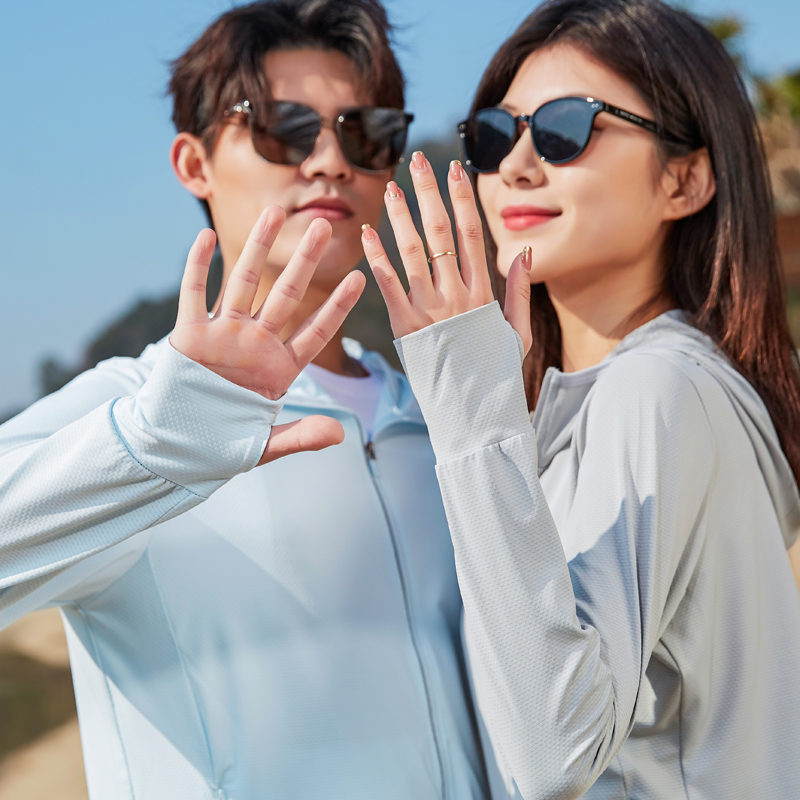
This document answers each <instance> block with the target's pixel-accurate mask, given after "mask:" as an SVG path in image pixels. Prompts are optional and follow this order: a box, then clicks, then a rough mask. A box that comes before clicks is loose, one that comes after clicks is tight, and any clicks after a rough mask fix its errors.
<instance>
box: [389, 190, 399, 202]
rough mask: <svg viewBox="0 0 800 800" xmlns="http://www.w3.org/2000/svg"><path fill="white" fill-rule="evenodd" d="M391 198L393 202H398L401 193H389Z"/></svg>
mask: <svg viewBox="0 0 800 800" xmlns="http://www.w3.org/2000/svg"><path fill="white" fill-rule="evenodd" d="M389 197H391V198H392V200H397V198H398V197H400V192H398V193H397V194H394V193H393V192H389Z"/></svg>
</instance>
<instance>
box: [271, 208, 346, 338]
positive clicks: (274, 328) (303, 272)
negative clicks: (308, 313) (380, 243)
mask: <svg viewBox="0 0 800 800" xmlns="http://www.w3.org/2000/svg"><path fill="white" fill-rule="evenodd" d="M332 232H333V228H331V224H330V222H328V221H327V220H326V219H315V220H312V221H311V224H310V225H309V226H308V230H306V232H305V233H304V234H303V238H302V239H301V240H300V244H299V245H298V246H297V250H295V251H294V254H293V255H292V257H291V258H290V259H289V263H288V264H287V265H286V268H285V269H284V270H283V272H281V274H280V277H279V278H278V280H277V281H275V284H274V286H273V287H272V289H270V292H269V294H268V295H267V299H266V300H265V301H264V303H263V304H262V306H261V310H260V311H259V312H258V315H257V316H258V318H259V319H260V320H261V322H262V323H263V324H264V326H265V327H266V328H267V330H269V331H271V332H272V333H275V334H278V333H280V332H281V330H282V329H283V326H284V325H286V323H287V322H288V321H289V318H290V317H291V316H292V314H293V313H294V311H295V309H296V308H297V306H298V305H299V303H300V301H301V300H302V299H303V296H304V295H305V293H306V289H307V288H308V284H309V281H310V280H311V276H312V275H313V274H314V270H315V269H316V268H317V264H319V260H320V259H321V258H322V254H323V253H324V252H325V248H326V247H327V246H328V242H329V241H330V239H331V233H332Z"/></svg>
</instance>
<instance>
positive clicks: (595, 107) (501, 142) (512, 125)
mask: <svg viewBox="0 0 800 800" xmlns="http://www.w3.org/2000/svg"><path fill="white" fill-rule="evenodd" d="M604 111H605V112H606V113H607V114H613V115H614V116H615V117H619V118H620V119H624V120H625V121H626V122H632V123H633V124H634V125H638V126H639V127H641V128H644V129H645V130H648V131H650V132H651V133H655V134H656V135H659V134H661V133H662V132H661V131H660V129H659V127H658V125H656V123H655V122H653V121H652V120H649V119H644V118H643V117H640V116H637V115H636V114H632V113H631V112H630V111H624V110H623V109H621V108H617V107H616V106H612V105H609V104H608V103H603V102H602V101H600V100H595V99H594V98H593V97H560V98H558V99H557V100H551V101H550V102H548V103H545V104H544V105H542V106H539V108H537V109H536V111H534V112H533V114H520V115H519V116H518V117H515V116H514V115H513V114H511V113H510V112H509V111H506V110H505V109H503V108H482V109H481V110H480V111H477V112H476V113H475V114H474V115H473V116H471V117H470V118H469V119H467V120H465V121H464V122H462V123H461V124H460V125H459V126H458V131H459V135H460V137H461V141H462V144H463V145H464V155H465V157H466V158H465V160H466V164H467V166H468V167H469V168H470V169H472V170H473V171H474V172H497V170H498V168H499V167H500V162H501V161H502V160H503V159H504V158H505V157H506V156H507V155H508V154H509V153H510V152H511V150H512V149H513V148H514V145H516V143H517V142H518V141H519V139H520V137H521V136H522V134H523V133H524V132H525V128H526V127H527V128H530V131H531V136H532V137H533V146H534V147H535V148H536V152H537V154H538V155H539V158H540V159H541V160H542V161H547V162H549V163H550V164H566V163H567V162H569V161H572V160H574V159H576V158H577V157H578V156H579V155H580V154H581V153H582V152H583V151H584V150H585V149H586V145H588V144H589V138H590V137H591V135H592V127H593V125H594V120H595V117H596V116H597V115H598V114H600V113H602V112H604ZM665 138H670V139H671V138H672V137H665ZM675 141H680V140H675Z"/></svg>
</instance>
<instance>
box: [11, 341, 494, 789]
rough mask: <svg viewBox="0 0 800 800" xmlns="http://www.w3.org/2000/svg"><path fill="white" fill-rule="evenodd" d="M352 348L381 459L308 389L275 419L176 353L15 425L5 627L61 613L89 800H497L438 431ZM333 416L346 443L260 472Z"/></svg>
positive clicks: (68, 396) (257, 401) (148, 357)
mask: <svg viewBox="0 0 800 800" xmlns="http://www.w3.org/2000/svg"><path fill="white" fill-rule="evenodd" d="M348 349H349V352H350V353H351V355H353V356H354V357H356V358H359V359H360V360H361V361H362V363H363V364H364V365H365V366H366V367H367V369H368V370H370V371H377V372H379V373H381V374H382V375H383V376H384V378H385V385H384V391H383V395H382V397H381V399H380V402H379V407H378V411H377V418H376V421H375V425H374V431H375V433H374V435H373V439H372V441H371V442H370V443H366V442H365V441H364V436H363V431H362V429H361V426H360V423H359V421H358V419H357V417H356V416H355V415H354V414H352V413H351V412H349V411H348V410H347V409H344V408H341V407H337V406H336V405H335V404H334V403H333V401H332V400H331V398H330V397H329V396H327V395H326V394H325V393H324V392H323V391H322V389H321V388H319V386H318V385H316V384H315V383H314V382H313V381H312V380H311V379H310V378H309V377H308V376H306V375H301V376H300V377H299V378H298V379H297V381H296V382H295V383H294V385H293V386H292V387H291V389H290V391H289V392H288V393H287V395H286V397H285V398H283V400H282V401H281V402H280V403H271V402H269V401H267V400H265V399H264V398H261V397H260V396H258V395H255V394H254V393H252V392H249V391H247V390H244V389H241V388H239V387H237V386H234V385H233V384H230V383H228V382H226V381H224V380H223V379H221V378H219V377H218V376H216V375H214V374H213V373H211V372H209V371H208V370H205V369H204V368H203V367H200V366H199V365H197V364H195V363H194V362H192V361H190V360H189V359H186V358H185V357H183V356H181V355H180V354H179V353H177V352H176V351H175V350H174V349H172V347H171V346H170V345H169V343H168V341H166V340H164V341H162V342H160V343H159V344H157V345H153V346H151V347H149V348H147V349H146V350H145V352H144V353H143V354H142V356H141V357H140V358H138V359H124V358H123V359H120V358H118V359H111V360H110V361H107V362H104V363H103V364H101V365H99V366H98V367H97V368H95V369H93V370H91V371H89V372H88V373H85V374H84V375H82V376H80V377H78V378H77V379H76V380H74V381H73V382H72V383H71V384H70V385H68V386H67V387H65V388H64V389H62V390H61V391H60V392H58V393H56V394H54V395H51V396H50V397H47V398H45V399H43V400H41V401H39V402H38V403H37V404H35V405H34V406H32V407H31V408H30V409H28V410H27V411H25V412H24V413H23V414H21V415H20V416H19V417H17V418H15V419H13V420H11V421H9V422H8V423H6V424H5V425H3V426H2V427H0V625H7V624H8V623H10V622H11V621H13V620H14V619H16V618H18V617H20V616H21V615H22V614H24V613H26V612H28V611H30V610H33V609H36V608H41V607H44V606H48V605H58V606H60V607H61V610H62V612H63V617H64V622H65V627H66V630H67V637H68V641H69V647H70V658H71V662H72V670H73V677H74V683H75V690H76V697H77V703H78V712H79V717H80V723H81V735H82V741H83V749H84V758H85V763H86V770H87V778H88V784H89V791H90V794H91V797H92V798H93V800H103V798H113V799H114V800H134V798H135V800H150V799H151V798H159V799H161V798H163V799H164V800H167V799H168V800H180V798H187V800H189V799H191V800H206V798H208V799H209V800H210V798H215V800H222V799H223V798H226V799H227V800H270V799H272V798H274V800H290V799H291V798H298V800H302V799H304V798H308V799H309V800H311V799H312V798H313V800H319V799H320V798H347V800H358V799H359V798H364V800H367V798H369V800H375V798H381V799H382V800H383V799H388V798H398V800H399V799H401V798H402V799H403V800H406V799H407V800H426V799H427V798H431V800H433V799H434V798H436V799H438V798H452V799H453V800H456V799H458V800H461V799H462V798H483V797H484V796H485V791H486V790H485V779H484V774H483V765H482V761H481V758H480V752H479V747H478V745H477V744H476V736H475V728H474V720H473V714H472V711H471V707H470V704H469V700H468V697H469V689H468V688H466V683H465V675H464V666H463V660H462V656H461V651H460V645H459V618H460V614H461V601H460V597H459V593H458V586H457V582H456V575H455V569H454V563H453V551H452V545H451V543H450V538H449V535H448V529H447V522H446V519H445V515H444V511H443V508H442V503H441V499H440V494H439V487H438V485H437V482H436V476H435V473H434V456H433V452H432V450H431V447H430V443H429V440H428V435H427V431H426V428H425V426H424V423H423V421H422V417H421V415H420V412H419V409H418V407H417V405H416V402H415V401H414V399H413V396H412V395H411V392H410V390H409V387H408V384H407V382H406V380H405V378H404V377H403V376H401V375H400V374H398V373H397V372H395V371H393V370H391V369H390V368H389V366H388V365H387V364H386V362H385V361H384V360H383V359H382V358H380V356H378V355H376V354H372V353H364V352H363V351H361V349H360V347H358V346H357V345H356V344H355V343H352V342H351V343H348ZM114 398H119V399H114ZM320 412H321V413H325V414H329V415H331V416H333V417H336V418H337V419H339V420H340V421H341V422H342V424H343V426H344V429H345V441H344V443H343V444H342V445H339V446H338V447H334V448H331V449H329V450H326V451H323V452H320V453H310V454H301V455H296V456H291V457H289V458H286V459H281V460H279V461H277V462H274V463H272V464H268V465H266V466H262V467H258V468H257V469H252V467H253V466H254V465H255V464H256V463H257V462H258V459H259V457H260V454H261V452H262V451H263V447H264V444H265V443H266V440H267V438H268V436H269V430H270V425H271V423H273V422H274V421H275V420H276V419H277V421H278V422H286V421H289V420H292V419H296V418H299V417H302V416H304V415H308V414H312V413H320Z"/></svg>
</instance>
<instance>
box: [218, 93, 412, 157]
mask: <svg viewBox="0 0 800 800" xmlns="http://www.w3.org/2000/svg"><path fill="white" fill-rule="evenodd" d="M236 114H246V115H247V117H248V121H249V123H250V135H251V136H252V139H253V146H254V147H255V149H256V152H257V153H258V154H259V155H260V156H261V158H263V159H264V160H265V161H268V162H269V163H270V164H283V165H284V166H297V165H299V164H302V163H303V162H304V161H305V160H306V159H307V158H308V157H309V156H310V155H311V154H312V153H313V152H314V147H315V146H316V144H317V138H318V137H319V134H320V132H321V131H322V128H323V126H326V125H330V127H332V128H333V131H334V133H335V134H336V138H337V139H338V141H339V145H340V147H341V148H342V153H344V157H345V158H346V159H347V161H348V162H349V163H350V164H351V165H352V166H353V167H355V168H356V169H358V170H362V171H363V172H381V171H383V170H385V169H389V168H390V167H394V166H396V165H397V164H399V163H401V162H402V160H403V158H402V156H403V151H404V150H405V147H406V138H407V136H408V126H409V125H410V124H411V122H412V121H413V119H414V115H413V114H406V112H405V111H402V110H401V109H399V108H378V107H376V106H361V107H359V108H347V109H344V110H343V111H341V113H340V114H339V115H338V116H336V117H335V118H334V119H332V120H326V119H325V118H324V117H323V116H322V115H321V114H319V113H318V112H317V111H315V110H314V109H313V108H310V107H309V106H304V105H302V104H301V103H290V102H287V101H283V100H281V101H277V102H271V103H266V104H265V105H264V106H263V107H262V108H260V109H259V113H256V112H255V109H254V108H253V106H252V105H251V104H250V101H249V100H243V101H242V102H241V103H237V104H236V105H235V106H234V107H233V108H231V109H230V110H228V111H226V112H225V116H226V117H229V116H233V115H236Z"/></svg>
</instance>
